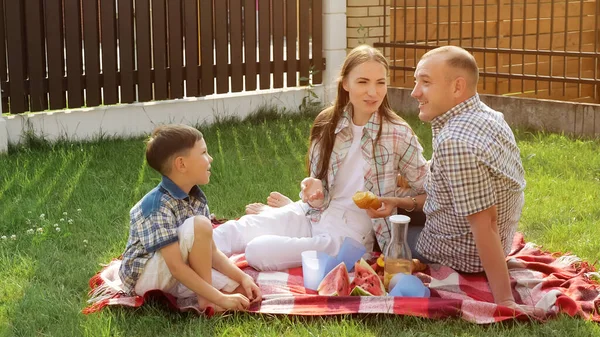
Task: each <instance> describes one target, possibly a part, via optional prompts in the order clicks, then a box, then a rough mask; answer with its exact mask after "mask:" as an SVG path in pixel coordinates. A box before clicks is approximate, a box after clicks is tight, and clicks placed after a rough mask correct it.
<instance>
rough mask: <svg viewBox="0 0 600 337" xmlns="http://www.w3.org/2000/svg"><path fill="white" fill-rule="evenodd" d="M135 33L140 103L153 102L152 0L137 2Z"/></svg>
mask: <svg viewBox="0 0 600 337" xmlns="http://www.w3.org/2000/svg"><path fill="white" fill-rule="evenodd" d="M135 33H136V37H135V43H136V56H137V74H138V76H137V84H138V101H140V102H148V101H151V100H152V54H151V53H152V50H151V48H150V0H135Z"/></svg>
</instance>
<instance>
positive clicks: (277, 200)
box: [267, 192, 293, 208]
mask: <svg viewBox="0 0 600 337" xmlns="http://www.w3.org/2000/svg"><path fill="white" fill-rule="evenodd" d="M292 202H293V201H292V199H290V198H288V197H286V196H285V195H283V194H281V193H279V192H271V193H270V194H269V196H268V197H267V205H269V206H271V207H274V208H278V207H283V206H285V205H288V204H291V203H292Z"/></svg>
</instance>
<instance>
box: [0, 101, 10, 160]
mask: <svg viewBox="0 0 600 337" xmlns="http://www.w3.org/2000/svg"><path fill="white" fill-rule="evenodd" d="M0 101H2V92H1V91H0ZM7 151H8V129H7V125H6V120H5V119H4V116H2V104H0V154H2V153H6V152H7Z"/></svg>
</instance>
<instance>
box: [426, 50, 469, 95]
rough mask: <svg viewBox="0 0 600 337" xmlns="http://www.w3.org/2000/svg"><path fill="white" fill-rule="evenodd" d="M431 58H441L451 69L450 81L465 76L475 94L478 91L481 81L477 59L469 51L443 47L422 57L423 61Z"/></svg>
mask: <svg viewBox="0 0 600 337" xmlns="http://www.w3.org/2000/svg"><path fill="white" fill-rule="evenodd" d="M430 57H441V58H443V59H444V60H445V61H446V65H447V66H448V67H449V68H450V69H449V70H450V73H448V74H447V75H448V77H451V78H449V79H451V80H452V79H454V78H456V77H458V76H463V77H464V78H465V80H466V81H467V85H468V87H469V88H470V89H472V90H473V91H474V92H475V91H477V82H478V81H479V68H478V67H477V62H476V61H475V57H473V55H471V54H470V53H469V52H468V51H466V50H464V49H462V48H460V47H456V46H443V47H439V48H435V49H432V50H430V51H428V52H427V53H425V55H423V57H421V61H422V60H425V59H427V58H430Z"/></svg>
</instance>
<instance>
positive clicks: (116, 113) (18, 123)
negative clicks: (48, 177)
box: [0, 85, 323, 153]
mask: <svg viewBox="0 0 600 337" xmlns="http://www.w3.org/2000/svg"><path fill="white" fill-rule="evenodd" d="M312 90H313V91H314V92H315V93H316V94H317V95H318V96H319V97H323V86H322V85H318V86H315V87H313V89H312ZM306 94H307V91H306V89H305V88H303V87H302V88H286V89H276V90H261V91H253V92H242V93H235V94H221V95H210V96H205V97H194V98H185V99H178V100H170V101H158V102H147V103H134V104H124V105H112V106H101V107H95V108H86V109H73V110H61V111H53V112H40V113H33V114H23V115H11V116H8V117H1V116H0V153H1V152H4V151H6V149H7V145H8V143H9V142H10V143H11V144H19V143H20V142H21V140H22V139H23V134H24V133H25V132H27V131H29V130H31V131H33V132H34V133H35V134H36V135H38V136H41V137H44V138H45V139H47V140H50V141H54V140H57V139H59V138H61V137H62V138H67V139H69V140H74V141H75V140H89V139H92V138H93V137H95V136H99V135H101V134H102V135H106V136H121V137H135V136H140V135H144V134H148V133H150V132H151V131H152V130H153V129H154V127H155V126H156V125H159V124H166V123H184V124H189V125H199V124H202V123H209V124H210V123H212V122H213V121H214V120H215V117H217V116H220V117H226V116H238V117H240V118H244V117H245V116H247V115H248V114H249V113H251V112H253V111H255V110H256V109H257V108H258V107H260V106H261V105H275V106H278V107H280V108H283V107H285V108H287V109H288V110H290V111H297V110H298V106H299V105H300V104H301V102H302V98H303V97H305V96H306Z"/></svg>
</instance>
